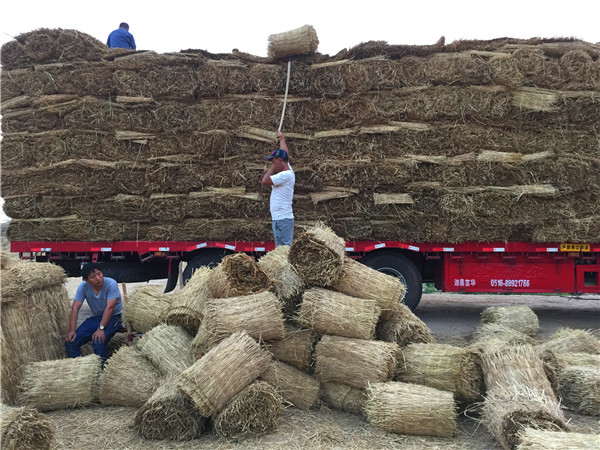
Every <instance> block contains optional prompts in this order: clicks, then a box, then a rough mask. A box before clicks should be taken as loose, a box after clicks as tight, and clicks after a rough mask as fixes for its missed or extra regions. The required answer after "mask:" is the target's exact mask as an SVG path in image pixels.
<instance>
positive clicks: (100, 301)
mask: <svg viewBox="0 0 600 450" xmlns="http://www.w3.org/2000/svg"><path fill="white" fill-rule="evenodd" d="M81 277H82V278H83V280H84V281H83V282H82V283H81V284H80V285H79V287H78V288H77V292H76V293H75V299H74V300H73V305H72V306H71V313H70V314H69V334H67V336H66V339H65V346H66V348H67V356H69V358H76V357H77V356H81V346H82V345H83V344H86V343H88V342H90V340H91V341H92V348H93V349H94V353H95V354H96V355H98V356H100V357H101V358H102V360H103V361H106V359H107V358H108V342H109V341H110V340H111V338H112V337H113V336H114V335H115V333H116V332H117V331H119V330H120V329H121V328H123V325H122V324H121V313H122V312H123V301H122V300H121V293H120V292H119V285H118V284H117V282H116V281H115V280H113V279H112V278H104V276H103V275H102V271H101V270H100V266H99V265H98V264H93V263H89V264H85V265H84V266H83V267H82V268H81ZM84 300H87V302H88V305H89V307H90V310H91V312H92V315H91V317H89V318H88V319H86V320H85V321H84V322H83V323H82V324H81V325H79V328H77V330H75V327H76V326H77V316H78V315H79V310H80V309H81V306H82V305H83V301H84Z"/></svg>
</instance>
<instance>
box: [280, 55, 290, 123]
mask: <svg viewBox="0 0 600 450" xmlns="http://www.w3.org/2000/svg"><path fill="white" fill-rule="evenodd" d="M291 68H292V59H291V58H290V59H289V60H288V70H287V80H286V82H285V96H284V97H283V111H281V120H280V121H279V128H278V129H277V131H281V127H282V126H283V116H285V106H286V105H287V96H288V89H289V87H290V69H291Z"/></svg>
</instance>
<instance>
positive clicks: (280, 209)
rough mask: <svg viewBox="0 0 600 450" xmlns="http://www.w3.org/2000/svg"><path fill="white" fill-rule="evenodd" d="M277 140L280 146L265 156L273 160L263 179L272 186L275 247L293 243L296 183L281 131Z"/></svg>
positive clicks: (265, 183) (271, 203)
mask: <svg viewBox="0 0 600 450" xmlns="http://www.w3.org/2000/svg"><path fill="white" fill-rule="evenodd" d="M277 140H278V141H279V147H278V148H277V149H276V150H273V152H272V153H271V154H270V155H269V156H265V159H266V160H267V161H271V167H270V168H269V170H268V171H267V173H265V175H264V176H263V179H262V184H263V185H265V186H271V201H270V207H271V219H272V221H273V224H272V226H273V236H274V238H275V247H278V246H280V245H292V241H293V239H294V213H293V211H292V199H293V197H294V184H295V183H296V175H295V174H294V171H293V170H292V167H291V166H290V160H289V154H288V152H289V149H288V146H287V144H286V142H285V137H284V136H283V133H282V132H281V131H278V132H277Z"/></svg>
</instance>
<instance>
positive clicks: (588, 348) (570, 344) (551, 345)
mask: <svg viewBox="0 0 600 450" xmlns="http://www.w3.org/2000/svg"><path fill="white" fill-rule="evenodd" d="M537 350H538V351H539V352H543V351H545V350H552V351H554V352H559V353H569V352H570V353H592V354H596V355H597V354H599V353H600V341H599V340H598V339H597V338H596V337H594V335H593V334H592V333H590V332H589V331H587V330H578V329H573V328H562V329H560V330H558V331H556V332H555V333H554V334H553V335H552V336H551V337H550V340H548V341H546V342H544V343H542V344H540V345H538V346H537Z"/></svg>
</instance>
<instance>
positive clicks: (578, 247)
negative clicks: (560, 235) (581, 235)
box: [560, 244, 590, 252]
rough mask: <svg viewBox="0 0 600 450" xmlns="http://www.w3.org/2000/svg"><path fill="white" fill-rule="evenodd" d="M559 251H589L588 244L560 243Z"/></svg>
mask: <svg viewBox="0 0 600 450" xmlns="http://www.w3.org/2000/svg"><path fill="white" fill-rule="evenodd" d="M560 251H561V252H589V251H590V244H560Z"/></svg>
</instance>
